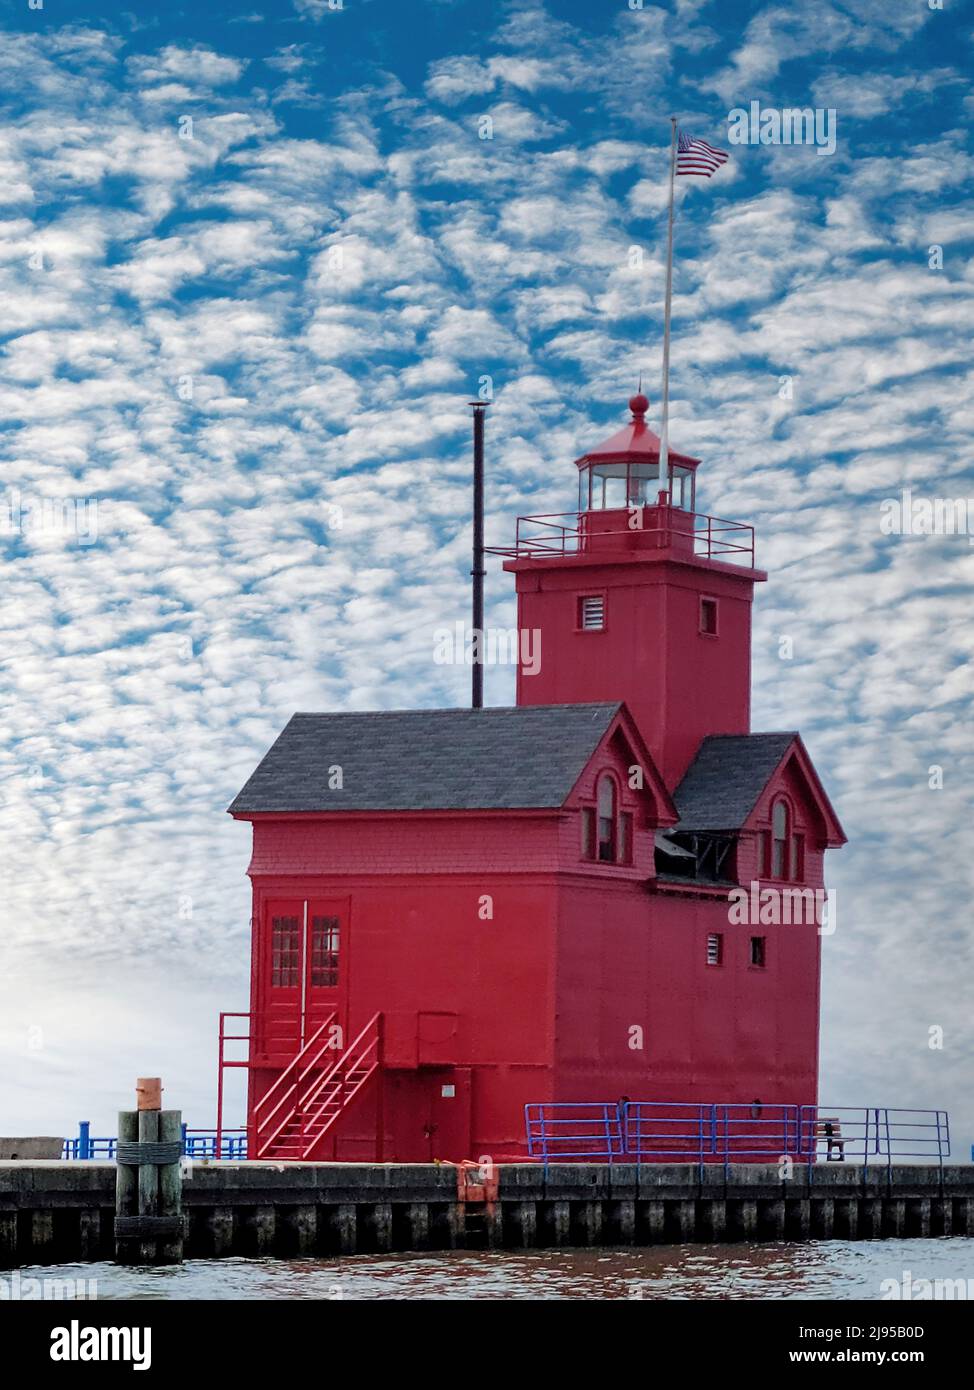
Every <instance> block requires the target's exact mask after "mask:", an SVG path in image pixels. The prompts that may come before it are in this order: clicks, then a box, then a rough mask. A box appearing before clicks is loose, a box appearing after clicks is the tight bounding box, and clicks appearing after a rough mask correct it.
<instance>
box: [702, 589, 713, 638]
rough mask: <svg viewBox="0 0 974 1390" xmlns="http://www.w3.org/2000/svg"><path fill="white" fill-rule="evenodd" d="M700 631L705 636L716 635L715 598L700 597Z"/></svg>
mask: <svg viewBox="0 0 974 1390" xmlns="http://www.w3.org/2000/svg"><path fill="white" fill-rule="evenodd" d="M700 631H701V632H702V633H704V634H705V635H706V636H707V637H716V636H717V600H716V599H715V598H702V599H701V600H700Z"/></svg>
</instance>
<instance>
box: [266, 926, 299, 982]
mask: <svg viewBox="0 0 974 1390" xmlns="http://www.w3.org/2000/svg"><path fill="white" fill-rule="evenodd" d="M300 954H301V927H300V924H299V922H298V919H297V917H272V918H271V985H272V986H273V987H274V988H275V989H294V988H296V986H297V983H298V973H299V971H298V964H299V958H300Z"/></svg>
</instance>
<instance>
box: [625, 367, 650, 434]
mask: <svg viewBox="0 0 974 1390" xmlns="http://www.w3.org/2000/svg"><path fill="white" fill-rule="evenodd" d="M629 409H630V410H631V411H632V418H633V419H634V420H635V421H636V422H637V423H638V424H642V423H643V416H644V415H645V414H646V411H647V410H648V409H649V401H648V400H647V399H646V397H645V396H644V395H643V374H642V372H640V373H639V390H638V391H637V392H636V394H635V395H634V396H630V398H629Z"/></svg>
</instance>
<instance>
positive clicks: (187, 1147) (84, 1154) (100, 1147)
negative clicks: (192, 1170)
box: [61, 1120, 247, 1159]
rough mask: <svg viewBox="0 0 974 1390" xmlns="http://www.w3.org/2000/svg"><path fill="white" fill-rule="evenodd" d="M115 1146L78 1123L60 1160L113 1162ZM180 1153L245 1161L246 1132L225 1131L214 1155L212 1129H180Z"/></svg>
mask: <svg viewBox="0 0 974 1390" xmlns="http://www.w3.org/2000/svg"><path fill="white" fill-rule="evenodd" d="M117 1144H118V1140H117V1139H116V1138H115V1136H114V1135H111V1136H96V1135H93V1134H92V1133H91V1124H90V1121H88V1120H81V1121H80V1123H79V1125H78V1133H77V1136H76V1137H75V1138H73V1139H65V1141H64V1148H63V1149H62V1151H61V1157H62V1158H79V1159H85V1158H88V1159H95V1158H105V1159H114V1157H115V1149H116V1145H117ZM183 1153H184V1155H185V1156H186V1157H187V1158H225V1159H243V1158H246V1157H247V1131H246V1130H245V1129H225V1130H224V1131H223V1134H222V1135H221V1140H220V1151H219V1153H217V1141H216V1130H215V1129H190V1128H189V1126H188V1125H183Z"/></svg>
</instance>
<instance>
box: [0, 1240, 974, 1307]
mask: <svg viewBox="0 0 974 1390" xmlns="http://www.w3.org/2000/svg"><path fill="white" fill-rule="evenodd" d="M906 1271H909V1277H910V1279H911V1280H912V1281H913V1288H914V1290H915V1289H916V1281H917V1280H920V1279H929V1280H934V1279H950V1280H958V1279H967V1280H970V1281H971V1282H970V1285H969V1287H970V1291H971V1293H972V1294H974V1240H970V1239H968V1238H966V1237H964V1238H960V1237H958V1238H953V1239H940V1240H877V1241H842V1240H831V1241H820V1242H813V1243H810V1244H807V1245H797V1244H780V1245H669V1246H655V1247H653V1248H652V1249H648V1250H632V1249H624V1250H623V1249H599V1250H559V1251H555V1250H537V1251H525V1252H518V1253H514V1252H511V1251H496V1252H491V1253H475V1252H461V1251H456V1252H449V1253H442V1252H441V1253H436V1254H406V1255H355V1256H347V1257H345V1258H343V1259H327V1260H272V1259H261V1260H244V1259H231V1260H187V1261H186V1263H185V1264H183V1265H180V1266H177V1267H174V1268H169V1269H129V1268H124V1267H121V1266H117V1265H113V1264H109V1263H103V1264H87V1265H82V1264H77V1265H63V1266H59V1267H57V1268H52V1267H50V1266H46V1267H36V1268H31V1269H22V1270H20V1271H19V1277H20V1280H21V1282H22V1281H23V1280H26V1279H28V1278H36V1279H40V1280H44V1279H47V1280H51V1279H73V1280H86V1281H94V1282H95V1285H96V1287H95V1288H93V1289H92V1288H91V1287H90V1286H89V1287H88V1290H87V1291H88V1292H89V1293H90V1294H93V1295H94V1296H95V1297H97V1298H100V1299H127V1298H137V1299H138V1298H151V1299H205V1298H209V1299H328V1298H350V1299H417V1298H418V1299H478V1298H490V1299H555V1298H586V1299H601V1298H648V1299H659V1298H662V1299H698V1298H717V1299H725V1298H751V1299H764V1298H774V1299H796V1298H811V1299H850V1298H856V1299H860V1298H861V1299H879V1298H880V1297H881V1294H882V1287H881V1286H882V1283H883V1280H886V1279H896V1280H898V1281H900V1282H901V1284H902V1281H903V1279H904V1275H905V1272H906ZM2 1277H3V1278H4V1279H8V1280H9V1279H10V1277H11V1276H10V1274H9V1273H7V1274H5V1275H4V1276H2ZM24 1295H26V1290H24ZM34 1296H36V1295H34Z"/></svg>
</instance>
